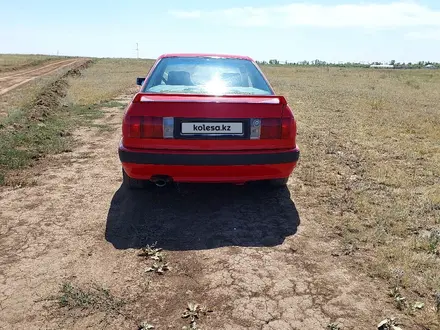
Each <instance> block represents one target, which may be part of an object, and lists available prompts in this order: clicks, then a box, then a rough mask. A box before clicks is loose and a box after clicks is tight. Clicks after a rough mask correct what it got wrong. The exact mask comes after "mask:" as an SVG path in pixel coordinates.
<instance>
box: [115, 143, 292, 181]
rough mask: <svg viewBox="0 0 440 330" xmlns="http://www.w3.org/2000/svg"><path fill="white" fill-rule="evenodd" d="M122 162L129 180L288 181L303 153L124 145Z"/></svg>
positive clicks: (122, 147) (120, 152)
mask: <svg viewBox="0 0 440 330" xmlns="http://www.w3.org/2000/svg"><path fill="white" fill-rule="evenodd" d="M119 159H120V160H121V163H122V166H123V168H124V170H125V172H126V173H127V175H128V176H129V177H132V178H135V179H144V180H148V179H150V178H151V177H152V176H155V175H166V176H170V177H172V178H173V180H174V181H176V182H231V183H234V182H238V183H241V182H247V181H256V180H266V179H277V178H285V177H288V176H289V175H290V174H291V173H292V171H293V169H294V168H295V166H296V163H297V161H298V159H299V149H298V148H295V149H291V150H283V151H276V152H274V151H267V152H259V153H257V152H255V151H253V152H240V153H238V152H234V153H232V152H183V151H173V152H170V151H168V150H167V151H166V153H164V151H159V150H158V151H156V150H134V149H127V148H125V147H124V146H122V145H120V147H119Z"/></svg>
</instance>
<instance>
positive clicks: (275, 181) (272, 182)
mask: <svg viewBox="0 0 440 330" xmlns="http://www.w3.org/2000/svg"><path fill="white" fill-rule="evenodd" d="M287 181H289V178H281V179H272V180H269V185H270V186H271V187H284V186H286V184H287Z"/></svg>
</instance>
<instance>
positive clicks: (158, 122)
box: [122, 116, 173, 139]
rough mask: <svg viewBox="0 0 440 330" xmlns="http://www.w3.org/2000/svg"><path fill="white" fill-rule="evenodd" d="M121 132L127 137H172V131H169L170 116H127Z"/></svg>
mask: <svg viewBox="0 0 440 330" xmlns="http://www.w3.org/2000/svg"><path fill="white" fill-rule="evenodd" d="M171 122H172V121H171ZM164 129H165V130H164ZM164 131H165V133H166V134H164ZM122 133H123V135H124V136H126V137H128V138H140V139H163V138H172V133H173V132H170V118H163V117H144V116H127V117H126V118H124V124H123V127H122ZM170 133H171V134H170Z"/></svg>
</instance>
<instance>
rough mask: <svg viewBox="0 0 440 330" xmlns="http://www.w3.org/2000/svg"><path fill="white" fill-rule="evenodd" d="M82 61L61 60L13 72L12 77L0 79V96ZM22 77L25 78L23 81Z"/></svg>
mask: <svg viewBox="0 0 440 330" xmlns="http://www.w3.org/2000/svg"><path fill="white" fill-rule="evenodd" d="M84 61H85V60H84V59H69V60H63V61H59V62H55V63H51V64H47V65H43V66H41V67H39V68H32V69H30V70H24V71H21V72H15V73H14V74H13V75H9V76H5V77H0V95H3V94H6V93H8V92H10V91H11V90H13V89H15V88H17V87H20V86H22V85H24V84H26V83H28V82H30V81H32V80H34V79H37V78H39V77H42V76H45V75H49V74H51V73H54V72H56V71H58V70H60V69H63V68H65V67H68V66H74V65H75V64H78V63H82V62H84ZM23 76H26V78H25V79H24V80H23Z"/></svg>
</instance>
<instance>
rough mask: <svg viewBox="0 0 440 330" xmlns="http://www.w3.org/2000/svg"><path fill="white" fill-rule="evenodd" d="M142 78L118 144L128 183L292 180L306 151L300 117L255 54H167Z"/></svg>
mask: <svg viewBox="0 0 440 330" xmlns="http://www.w3.org/2000/svg"><path fill="white" fill-rule="evenodd" d="M137 83H138V85H140V86H141V88H140V90H139V92H138V93H136V95H135V96H134V98H133V99H132V101H131V102H130V104H129V105H128V107H127V109H126V111H125V114H124V118H123V125H122V140H121V142H120V145H119V158H120V160H121V162H122V167H123V180H124V184H126V185H127V186H128V187H130V188H140V187H143V185H144V183H145V182H148V181H149V182H151V181H152V182H154V183H155V184H156V185H157V186H164V185H166V184H167V183H168V182H172V181H174V182H209V183H220V182H223V183H234V184H244V183H246V182H249V181H259V180H266V181H267V182H269V183H270V184H273V185H278V186H279V185H285V184H286V183H287V180H288V177H289V176H290V174H291V173H292V171H293V169H294V168H295V166H296V164H297V161H298V158H299V149H298V146H297V145H296V120H295V118H294V115H293V112H292V110H291V109H290V107H289V106H288V105H287V102H286V99H285V98H284V97H283V96H279V95H276V94H275V93H274V91H273V89H272V87H271V86H270V84H269V82H268V81H267V79H266V77H265V76H264V74H263V73H262V71H261V70H260V68H259V67H258V65H257V64H256V63H255V62H254V61H253V60H252V59H251V58H249V57H245V56H231V55H213V54H167V55H162V56H160V57H159V58H158V59H157V61H156V63H155V64H154V65H153V67H152V68H151V70H150V72H149V73H148V75H147V77H146V78H138V79H137Z"/></svg>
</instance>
